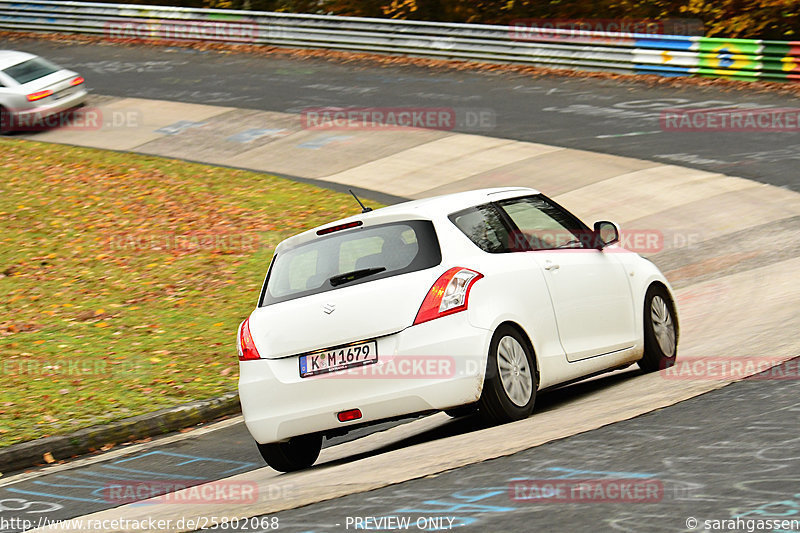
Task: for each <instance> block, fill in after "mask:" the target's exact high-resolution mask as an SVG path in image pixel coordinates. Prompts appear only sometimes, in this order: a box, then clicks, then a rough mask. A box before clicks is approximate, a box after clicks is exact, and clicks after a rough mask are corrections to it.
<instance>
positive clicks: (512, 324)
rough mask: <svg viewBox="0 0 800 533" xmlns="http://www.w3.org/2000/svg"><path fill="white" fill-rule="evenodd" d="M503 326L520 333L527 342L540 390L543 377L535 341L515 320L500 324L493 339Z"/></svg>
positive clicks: (537, 385) (537, 386) (537, 387)
mask: <svg viewBox="0 0 800 533" xmlns="http://www.w3.org/2000/svg"><path fill="white" fill-rule="evenodd" d="M503 326H507V327H509V328H511V329H513V330H515V331H516V332H517V333H519V334H520V336H521V337H522V340H523V341H525V345H526V347H527V348H528V349H529V350H530V351H531V357H533V363H534V365H536V389H537V390H538V389H539V381H540V377H541V375H540V372H541V368H540V363H539V357H538V356H537V355H536V347H535V346H534V345H533V341H532V340H531V336H530V335H528V332H527V331H525V328H523V327H522V326H521V325H519V324H518V323H517V322H514V321H513V320H505V321H503V322H501V323H500V324H498V325H497V327H496V328H495V329H494V333H493V334H492V338H494V336H495V335H496V334H497V332H498V331H499V330H500V328H502V327H503Z"/></svg>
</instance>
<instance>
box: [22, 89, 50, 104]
mask: <svg viewBox="0 0 800 533" xmlns="http://www.w3.org/2000/svg"><path fill="white" fill-rule="evenodd" d="M51 94H53V91H50V90H47V91H39V92H35V93H31V94H29V95H28V101H29V102H35V101H36V100H41V99H42V98H47V97H48V96H50V95H51Z"/></svg>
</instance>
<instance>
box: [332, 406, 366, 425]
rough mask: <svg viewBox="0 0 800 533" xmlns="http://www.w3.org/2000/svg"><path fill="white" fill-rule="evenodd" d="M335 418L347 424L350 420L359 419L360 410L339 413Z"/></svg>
mask: <svg viewBox="0 0 800 533" xmlns="http://www.w3.org/2000/svg"><path fill="white" fill-rule="evenodd" d="M336 418H338V419H339V422H349V421H351V420H358V419H359V418H361V410H360V409H350V410H349V411H342V412H341V413H339V414H337V415H336Z"/></svg>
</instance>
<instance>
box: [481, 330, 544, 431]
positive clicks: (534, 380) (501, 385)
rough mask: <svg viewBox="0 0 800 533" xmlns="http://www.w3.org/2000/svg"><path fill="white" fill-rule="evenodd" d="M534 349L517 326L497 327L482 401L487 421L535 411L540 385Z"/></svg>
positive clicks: (515, 417)
mask: <svg viewBox="0 0 800 533" xmlns="http://www.w3.org/2000/svg"><path fill="white" fill-rule="evenodd" d="M532 352H533V350H531V348H530V347H529V345H528V341H527V339H525V338H524V337H523V336H522V335H521V334H520V333H519V331H517V330H516V329H514V328H513V327H511V326H501V327H499V328H498V329H497V331H495V333H494V336H493V337H492V342H491V343H490V344H489V357H488V360H487V362H486V378H485V380H484V384H483V391H482V392H481V398H480V400H479V401H478V413H479V414H480V415H481V418H483V419H484V420H485V421H487V422H489V423H492V424H502V423H505V422H513V421H515V420H523V419H525V418H528V417H529V416H530V415H531V413H532V412H533V404H534V402H535V401H536V389H537V387H538V386H539V376H538V374H537V372H536V364H535V361H534V356H533V353H532Z"/></svg>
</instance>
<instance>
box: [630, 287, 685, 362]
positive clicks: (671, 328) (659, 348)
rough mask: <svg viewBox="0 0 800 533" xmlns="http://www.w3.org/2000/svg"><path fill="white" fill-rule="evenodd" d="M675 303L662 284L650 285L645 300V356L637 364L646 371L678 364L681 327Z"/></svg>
mask: <svg viewBox="0 0 800 533" xmlns="http://www.w3.org/2000/svg"><path fill="white" fill-rule="evenodd" d="M675 317H676V314H675V304H674V303H673V301H672V298H671V297H670V295H669V293H668V292H667V290H666V289H665V288H664V287H662V286H661V285H651V286H650V288H649V289H647V294H646V295H645V298H644V355H643V356H642V358H641V359H640V360H639V361H638V364H639V368H641V369H642V370H644V371H645V372H655V371H657V370H661V369H664V368H669V367H671V366H672V365H674V364H675V359H676V357H677V355H678V325H677V321H676V319H675Z"/></svg>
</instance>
